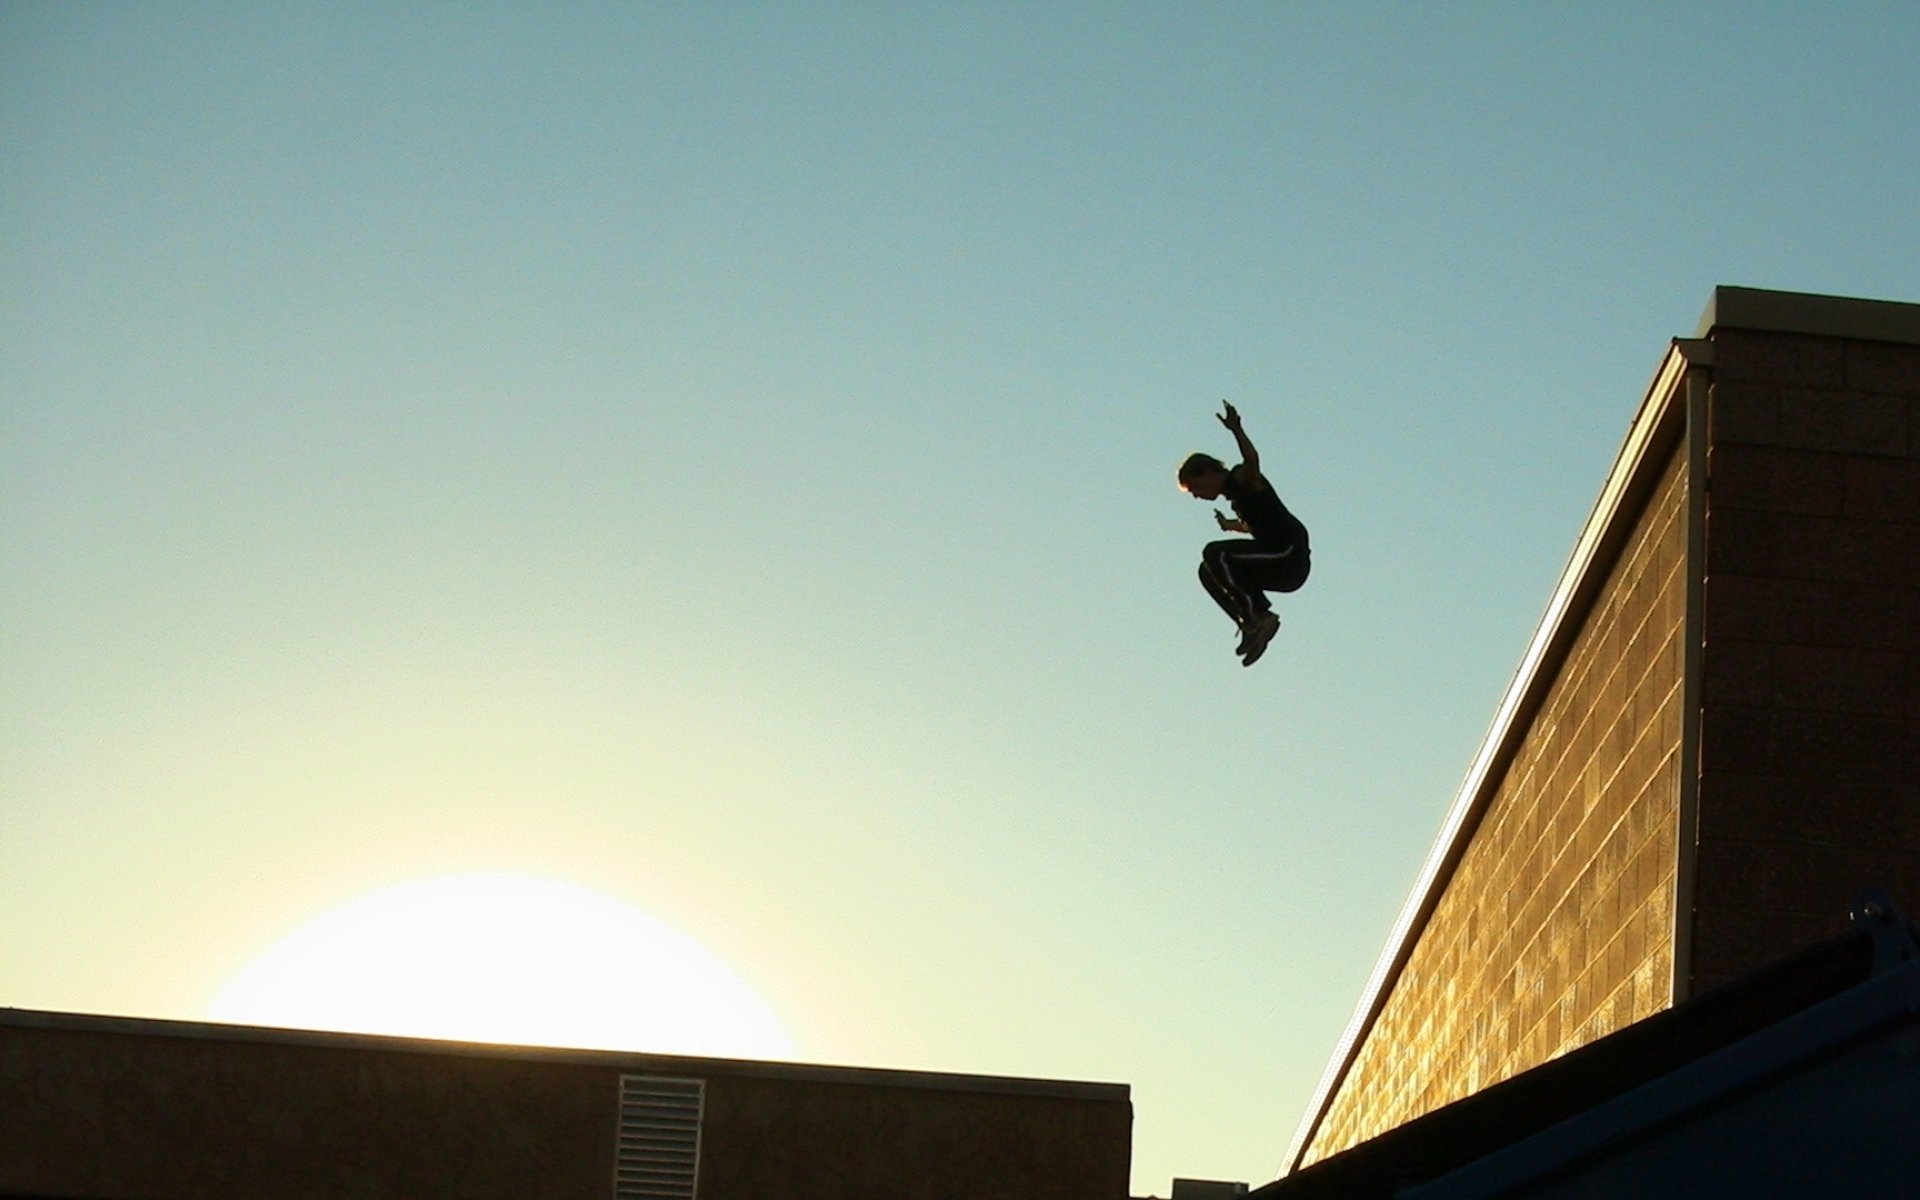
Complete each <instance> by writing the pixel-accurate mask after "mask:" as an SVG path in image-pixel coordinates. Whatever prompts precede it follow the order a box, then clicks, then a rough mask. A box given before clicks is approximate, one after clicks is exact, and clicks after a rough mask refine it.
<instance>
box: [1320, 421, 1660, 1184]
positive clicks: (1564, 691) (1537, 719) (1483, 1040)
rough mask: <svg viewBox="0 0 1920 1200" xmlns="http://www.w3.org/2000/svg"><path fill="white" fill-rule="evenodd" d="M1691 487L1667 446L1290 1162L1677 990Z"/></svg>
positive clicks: (1515, 1066)
mask: <svg viewBox="0 0 1920 1200" xmlns="http://www.w3.org/2000/svg"><path fill="white" fill-rule="evenodd" d="M1686 488H1687V466H1686V459H1685V452H1684V449H1676V450H1675V451H1674V452H1673V456H1672V459H1671V461H1669V462H1668V464H1667V466H1666V468H1665V471H1664V473H1663V475H1662V477H1661V481H1660V483H1659V485H1658V486H1657V488H1656V489H1655V491H1654V493H1653V496H1652V498H1651V499H1650V501H1649V502H1648V504H1647V507H1646V508H1645V510H1644V511H1643V512H1642V514H1641V516H1640V518H1639V520H1638V522H1637V524H1636V527H1635V528H1634V530H1633V532H1632V533H1631V535H1630V536H1629V538H1628V539H1627V541H1626V543H1625V544H1624V546H1623V548H1622V550H1621V552H1620V554H1619V556H1618V558H1617V559H1616V560H1615V563H1614V565H1613V567H1612V569H1611V571H1610V573H1609V577H1608V580H1607V582H1606V584H1605V586H1604V587H1603V589H1602V590H1601V592H1600V594H1599V597H1598V599H1597V601H1596V603H1595V605H1594V607H1593V609H1592V610H1591V612H1590V614H1589V616H1588V617H1587V619H1586V622H1585V625H1584V627H1583V628H1582V629H1581V631H1580V634H1579V636H1578V637H1577V639H1576V640H1575V642H1574V644H1573V646H1572V649H1571V651H1570V653H1569V656H1568V658H1567V659H1566V661H1565V662H1564V664H1563V665H1562V666H1561V668H1560V670H1559V672H1558V675H1557V677H1556V679H1555V681H1554V683H1553V685H1552V687H1551V690H1550V691H1549V692H1548V694H1547V697H1546V700H1545V703H1544V705H1543V706H1542V707H1541V708H1540V710H1539V711H1538V713H1537V714H1536V715H1535V716H1534V717H1533V719H1532V721H1531V723H1530V726H1529V728H1528V730H1527V733H1526V735H1525V738H1524V741H1523V742H1522V744H1521V746H1520V748H1519V751H1518V753H1517V754H1516V755H1515V756H1514V758H1513V759H1512V761H1511V763H1510V764H1509V766H1508V767H1507V769H1506V771H1505V774H1504V776H1503V777H1502V779H1501V781H1500V782H1499V784H1498V786H1497V790H1496V791H1495V793H1494V796H1493V799H1492V801H1491V803H1490V804H1489V805H1488V807H1487V809H1486V811H1485V813H1484V815H1483V817H1482V818H1481V821H1480V824H1479V826H1478V827H1477V828H1476V829H1475V830H1473V831H1472V832H1471V841H1470V843H1469V844H1468V846H1467V848H1466V851H1465V853H1464V856H1463V857H1462V858H1461V860H1460V862H1459V865H1458V867H1457V868H1456V869H1455V871H1454V873H1453V875H1452V877H1451V879H1450V880H1449V882H1448V883H1447V885H1446V889H1445V891H1444V893H1443V894H1442V896H1441V898H1440V900H1439V903H1438V905H1437V907H1436V908H1435V909H1434V911H1433V914H1432V916H1431V918H1430V919H1429V920H1428V922H1427V924H1426V926H1425V928H1424V929H1423V930H1422V932H1421V934H1420V937H1419V941H1418V943H1417V944H1416V945H1415V947H1414V948H1413V951H1412V954H1411V957H1410V958H1409V959H1408V961H1407V963H1406V966H1405V968H1404V970H1403V971H1402V972H1401V973H1400V975H1399V977H1398V979H1397V980H1396V981H1395V983H1394V985H1393V988H1392V991H1391V992H1390V993H1389V994H1388V996H1387V997H1386V999H1385V1003H1384V1006H1383V1007H1382V1009H1381V1011H1380V1015H1379V1018H1378V1020H1377V1021H1376V1023H1375V1025H1374V1027H1373V1028H1372V1030H1371V1031H1370V1032H1369V1034H1368V1035H1367V1038H1366V1041H1365V1042H1364V1044H1363V1045H1362V1046H1361V1047H1360V1048H1359V1050H1358V1052H1357V1054H1356V1055H1355V1057H1354V1060H1353V1063H1352V1066H1351V1068H1350V1070H1349V1071H1348V1072H1347V1075H1346V1078H1345V1080H1344V1081H1343V1082H1342V1084H1341V1085H1340V1087H1339V1088H1338V1090H1337V1091H1336V1092H1335V1093H1334V1094H1333V1095H1332V1096H1331V1097H1330V1098H1329V1101H1328V1104H1327V1107H1326V1115H1325V1117H1324V1119H1323V1121H1322V1122H1321V1125H1320V1127H1319V1129H1318V1131H1317V1133H1316V1136H1315V1137H1314V1139H1313V1142H1312V1144H1311V1145H1310V1146H1309V1147H1308V1148H1307V1150H1306V1152H1305V1154H1304V1156H1303V1159H1302V1161H1303V1163H1305V1162H1312V1161H1315V1160H1317V1159H1320V1158H1323V1157H1326V1156H1327V1155H1329V1154H1332V1153H1336V1152H1337V1151H1339V1150H1341V1149H1344V1148H1345V1147H1347V1146H1350V1145H1353V1144H1355V1143H1357V1142H1360V1141H1363V1140H1365V1139H1367V1138H1369V1137H1371V1136H1373V1135H1375V1134H1377V1133H1380V1132H1382V1131H1384V1130H1386V1129H1389V1128H1392V1127H1393V1126H1395V1125H1398V1124H1400V1123H1402V1122H1404V1121H1407V1120H1410V1119H1411V1118H1413V1117H1416V1116H1418V1115H1420V1114H1421V1113H1423V1112H1426V1111H1428V1110H1430V1109H1433V1108H1436V1107H1438V1106H1440V1105H1441V1104H1444V1103H1446V1102H1448V1101H1450V1100H1454V1099H1458V1098H1459V1097H1461V1096H1464V1095H1467V1094H1469V1093H1472V1092H1475V1091H1478V1090H1479V1089H1481V1088H1483V1087H1486V1086H1488V1085H1489V1084H1492V1083H1496V1082H1498V1081H1499V1080H1501V1079H1505V1078H1507V1077H1509V1076H1511V1075H1514V1074H1517V1073H1519V1072H1520V1071H1522V1070H1525V1069H1526V1068H1528V1067H1530V1066H1534V1065H1536V1064H1538V1063H1540V1062H1543V1061H1545V1060H1547V1059H1549V1058H1552V1057H1554V1056H1556V1055H1558V1054H1561V1053H1564V1052H1565V1051H1567V1050H1569V1049H1572V1048H1573V1047H1575V1046H1578V1045H1581V1044H1584V1043H1585V1042H1588V1041H1591V1040H1593V1039H1594V1038H1596V1037H1598V1036H1600V1035H1601V1034H1604V1033H1606V1032H1609V1031H1611V1030H1613V1029H1617V1028H1619V1027H1621V1026H1623V1025H1625V1024H1628V1023H1630V1022H1632V1021H1634V1020H1638V1019H1639V1018H1641V1017H1644V1016H1647V1015H1649V1014H1651V1013H1653V1012H1657V1011H1659V1010H1660V1009H1662V1008H1664V1007H1666V1006H1667V1005H1668V1004H1669V1003H1671V998H1672V997H1671V990H1672V978H1673V967H1672V953H1673V937H1672V930H1673V928H1674V924H1673V903H1674V864H1675V861H1676V846H1675V837H1676V834H1675V830H1676V828H1677V821H1676V809H1677V803H1678V796H1679V771H1680V734H1681V728H1682V712H1681V708H1682V701H1683V692H1682V687H1681V676H1682V672H1683V670H1684V666H1685V648H1684V632H1685V625H1686V589H1687V572H1686V557H1687V531H1686V518H1685V513H1686Z"/></svg>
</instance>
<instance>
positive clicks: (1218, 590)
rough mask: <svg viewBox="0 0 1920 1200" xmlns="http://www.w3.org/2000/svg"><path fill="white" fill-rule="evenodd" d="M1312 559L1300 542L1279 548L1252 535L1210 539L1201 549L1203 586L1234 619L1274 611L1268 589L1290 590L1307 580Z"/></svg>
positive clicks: (1244, 619) (1242, 622)
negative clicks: (1268, 599)
mask: <svg viewBox="0 0 1920 1200" xmlns="http://www.w3.org/2000/svg"><path fill="white" fill-rule="evenodd" d="M1312 566H1313V563H1312V561H1311V559H1310V557H1309V556H1308V554H1307V552H1306V551H1305V550H1304V549H1302V548H1301V547H1298V546H1288V547H1285V548H1284V549H1277V548H1275V547H1273V546H1269V545H1266V544H1264V543H1262V542H1256V541H1254V540H1253V539H1252V538H1228V539H1226V540H1225V541H1220V542H1208V543H1207V545H1206V548H1205V549H1204V550H1202V551H1200V586H1202V587H1204V588H1206V589H1207V595H1209V596H1212V597H1213V599H1214V603H1216V604H1218V605H1219V606H1220V607H1221V608H1223V609H1225V610H1226V614H1227V615H1228V616H1230V617H1232V618H1233V620H1234V623H1235V624H1238V625H1245V624H1246V623H1247V622H1248V621H1249V620H1251V619H1252V618H1254V617H1257V616H1259V615H1260V614H1262V613H1267V612H1272V611H1273V605H1271V604H1269V603H1267V597H1266V593H1268V592H1291V591H1293V590H1295V589H1296V588H1298V587H1299V586H1300V585H1301V584H1303V583H1305V582H1306V581H1307V572H1308V571H1309V570H1310V569H1312Z"/></svg>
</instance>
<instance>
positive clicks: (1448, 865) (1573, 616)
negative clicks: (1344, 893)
mask: <svg viewBox="0 0 1920 1200" xmlns="http://www.w3.org/2000/svg"><path fill="white" fill-rule="evenodd" d="M1711 350H1712V347H1711V346H1710V345H1709V344H1707V343H1705V342H1701V341H1697V340H1681V339H1676V340H1675V341H1674V342H1672V343H1671V344H1670V346H1669V347H1668V350H1667V354H1666V357H1665V358H1664V359H1662V360H1661V363H1660V368H1659V370H1658V371H1657V372H1655V374H1654V378H1653V382H1652V384H1651V385H1649V387H1648V389H1647V393H1646V396H1645V398H1644V399H1643V400H1642V401H1641V404H1640V409H1639V412H1638V413H1637V415H1636V416H1635V417H1634V419H1633V424H1632V425H1631V426H1630V427H1629V429H1628V431H1627V437H1626V441H1625V443H1624V444H1623V445H1622V446H1621V449H1620V453H1619V456H1618V457H1617V458H1616V459H1615V460H1614V464H1613V467H1612V469H1611V470H1610V471H1608V473H1607V480H1606V484H1605V486H1604V487H1603V488H1602V489H1601V492H1600V498H1599V499H1598V500H1597V501H1596V502H1595V504H1594V507H1593V511H1592V512H1591V513H1590V514H1589V515H1588V517H1587V520H1586V524H1585V525H1584V526H1583V527H1582V528H1581V531H1580V536H1579V538H1578V539H1577V540H1576V541H1575V543H1574V547H1573V552H1572V553H1571V554H1570V555H1569V556H1568V559H1567V564H1566V566H1565V568H1564V569H1563V570H1562V571H1561V573H1560V580H1559V583H1558V584H1557V585H1556V586H1555V587H1554V590H1553V593H1552V595H1551V597H1550V598H1549V599H1548V601H1547V607H1546V611H1545V612H1544V613H1543V614H1542V615H1541V618H1540V623H1539V625H1538V626H1537V627H1536V628H1535V630H1534V635H1533V639H1532V640H1531V641H1530V642H1529V643H1528V646H1527V651H1526V654H1525V655H1524V656H1523V657H1522V658H1521V660H1520V665H1519V667H1518V668H1517V669H1516V670H1515V672H1514V675H1513V679H1512V681H1511V682H1510V683H1509V684H1508V685H1507V690H1506V694H1505V695H1504V696H1503V697H1502V699H1501V701H1500V706H1499V708H1498V709H1496V710H1495V713H1494V717H1493V722H1492V725H1491V727H1490V728H1489V729H1488V731H1487V734H1486V737H1485V738H1484V739H1483V740H1482V741H1481V744H1480V750H1479V753H1478V754H1476V755H1475V756H1474V760H1473V765H1472V766H1471V767H1469V768H1468V770H1467V774H1466V778H1465V779H1464V780H1463V781H1462V782H1461V785H1460V789H1459V791H1458V793H1457V794H1456V795H1455V797H1454V801H1453V804H1452V806H1451V807H1450V808H1449V809H1448V811H1447V816H1446V819H1445V820H1444V821H1443V822H1442V823H1441V827H1440V833H1439V836H1438V837H1437V838H1436V839H1435V840H1434V844H1433V847H1432V849H1431V850H1429V851H1428V853H1427V858H1426V861H1425V862H1424V864H1423V865H1422V866H1421V869H1420V874H1419V876H1418V878H1417V879H1416V880H1415V882H1414V885H1413V888H1412V890H1411V891H1410V892H1409V894H1408V896H1407V900H1406V903H1405V904H1404V906H1403V907H1402V908H1401V911H1400V916H1399V918H1398V919H1397V920H1396V921H1395V922H1394V925H1393V929H1392V931H1391V932H1390V933H1389V934H1388V937H1387V944H1386V947H1385V949H1383V950H1382V951H1381V954H1380V958H1379V960H1378V961H1377V962H1376V963H1375V965H1374V969H1373V973H1372V975H1371V976H1370V977H1369V978H1368V980H1367V984H1366V987H1365V988H1364V989H1363V991H1362V993H1361V997H1360V1001H1359V1003H1358V1004H1357V1005H1356V1006H1355V1008H1354V1012H1353V1016H1352V1018H1351V1019H1350V1020H1349V1021H1348V1023H1347V1028H1346V1030H1345V1031H1344V1032H1343V1033H1342V1034H1341V1036H1340V1040H1339V1042H1338V1043H1336V1045H1335V1047H1334V1053H1333V1056H1332V1058H1331V1059H1330V1060H1329V1061H1328V1063H1327V1067H1326V1070H1325V1071H1324V1072H1323V1073H1322V1075H1321V1077H1320V1082H1319V1084H1318V1086H1317V1087H1316V1088H1315V1089H1314V1093H1313V1097H1312V1099H1311V1100H1310V1101H1309V1102H1308V1105H1307V1110H1306V1112H1305V1114H1304V1115H1303V1116H1302V1118H1301V1122H1300V1126H1299V1128H1298V1129H1297V1130H1296V1131H1295V1133H1294V1136H1293V1142H1292V1144H1291V1145H1290V1146H1289V1147H1288V1149H1287V1157H1286V1161H1285V1163H1284V1164H1282V1168H1281V1169H1282V1173H1283V1174H1284V1173H1287V1172H1291V1171H1295V1170H1298V1169H1299V1167H1300V1160H1301V1158H1302V1157H1303V1156H1304V1155H1305V1153H1306V1151H1307V1148H1308V1147H1309V1146H1310V1145H1311V1144H1312V1141H1313V1136H1314V1134H1315V1133H1317V1132H1318V1131H1319V1128H1320V1123H1321V1121H1322V1120H1323V1119H1324V1118H1325V1116H1326V1109H1327V1105H1328V1104H1329V1103H1330V1102H1331V1101H1332V1099H1333V1096H1334V1094H1335V1092H1337V1091H1338V1089H1339V1087H1340V1084H1341V1082H1342V1081H1344V1080H1345V1078H1346V1076H1347V1072H1348V1070H1349V1069H1350V1068H1351V1067H1352V1065H1353V1058H1354V1056H1355V1054H1356V1053H1358V1051H1359V1048H1360V1046H1361V1044H1362V1043H1363V1042H1364V1041H1365V1040H1366V1035H1367V1033H1368V1032H1369V1031H1370V1030H1371V1029H1372V1028H1373V1025H1374V1022H1375V1021H1376V1020H1378V1019H1379V1016H1380V1013H1381V1010H1382V1009H1384V1008H1385V1007H1386V1001H1387V997H1388V996H1390V995H1391V994H1392V992H1393V987H1394V984H1395V983H1396V982H1397V981H1398V979H1399V977H1400V973H1401V971H1402V970H1403V969H1404V968H1405V967H1406V964H1407V961H1408V959H1409V958H1411V957H1412V954H1413V947H1414V945H1415V944H1416V943H1417V942H1418V941H1419V936H1420V933H1421V931H1422V930H1423V929H1425V927H1426V923H1427V920H1428V919H1429V918H1430V917H1431V916H1432V915H1433V911H1434V909H1435V908H1437V907H1438V906H1439V903H1440V897H1441V896H1442V895H1443V894H1444V893H1445V891H1446V887H1447V883H1448V882H1449V880H1451V879H1452V877H1453V872H1454V869H1455V868H1456V867H1457V866H1459V863H1460V859H1461V858H1462V857H1463V856H1464V855H1465V853H1466V848H1467V844H1468V842H1469V841H1470V840H1471V839H1472V837H1473V832H1474V830H1475V829H1476V828H1477V827H1478V826H1479V823H1480V818H1481V817H1482V816H1483V815H1485V813H1486V810H1487V807H1488V806H1489V805H1490V804H1491V803H1492V800H1493V794H1494V792H1495V791H1496V790H1497V789H1498V787H1499V784H1500V781H1501V779H1502V777H1503V775H1504V772H1505V769H1506V767H1507V765H1508V763H1510V762H1511V761H1512V759H1513V756H1514V754H1515V753H1516V752H1517V751H1518V749H1519V746H1520V742H1521V740H1522V739H1523V738H1524V737H1525V735H1526V731H1527V727H1528V724H1529V722H1530V721H1531V720H1532V718H1533V716H1534V714H1535V713H1537V712H1538V711H1539V709H1540V706H1541V704H1542V703H1544V702H1545V699H1546V694H1547V691H1548V689H1549V688H1550V687H1551V686H1552V683H1553V680H1554V678H1555V674H1556V672H1557V671H1558V669H1559V667H1560V665H1561V663H1562V662H1563V661H1564V660H1565V658H1566V656H1567V654H1568V652H1569V651H1570V650H1571V648H1572V645H1573V641H1574V639H1575V637H1576V636H1577V635H1578V634H1579V632H1580V628H1581V624H1582V622H1583V621H1584V620H1585V618H1586V615H1587V613H1588V612H1589V611H1590V610H1591V608H1592V606H1593V603H1594V601H1595V599H1596V597H1597V596H1598V594H1599V592H1600V588H1601V586H1602V585H1603V584H1604V583H1605V582H1606V570H1607V568H1609V567H1611V565H1612V563H1613V559H1614V556H1615V555H1616V554H1617V552H1618V550H1619V547H1620V544H1621V542H1623V541H1624V540H1625V539H1626V537H1627V535H1628V534H1629V533H1630V532H1631V530H1632V522H1633V521H1634V520H1635V519H1637V518H1638V516H1639V514H1640V511H1641V509H1642V507H1643V506H1644V505H1645V502H1646V500H1647V497H1648V496H1649V495H1650V494H1651V492H1652V490H1653V487H1654V484H1655V483H1656V482H1657V481H1658V471H1659V470H1660V469H1661V468H1663V467H1664V466H1665V464H1666V462H1667V461H1668V459H1669V457H1670V456H1671V453H1672V451H1673V450H1674V448H1675V447H1676V445H1677V444H1678V442H1679V439H1680V435H1681V433H1682V432H1683V427H1684V424H1685V422H1684V417H1685V408H1686V406H1685V404H1684V397H1683V388H1682V386H1681V385H1682V382H1683V380H1684V379H1685V377H1686V374H1687V371H1688V369H1689V368H1690V367H1693V366H1700V365H1705V364H1706V363H1707V362H1708V361H1710V358H1711Z"/></svg>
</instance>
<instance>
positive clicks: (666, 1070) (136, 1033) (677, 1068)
mask: <svg viewBox="0 0 1920 1200" xmlns="http://www.w3.org/2000/svg"><path fill="white" fill-rule="evenodd" d="M8 1028H15V1029H37V1030H45V1031H50V1032H59V1033H82V1034H105V1035H109V1036H123V1037H146V1038H171V1039H180V1040H185V1041H200V1042H226V1043H230V1044H241V1045H270V1046H299V1047H311V1048H314V1049H321V1050H349V1051H354V1050H357V1051H364V1052H377V1053H384V1054H425V1055H440V1056H445V1057H454V1058H492V1059H503V1060H508V1061H512V1062H532V1063H549V1064H556V1065H565V1066H575V1067H593V1068H602V1069H607V1070H620V1071H625V1072H651V1073H659V1074H666V1075H683V1076H699V1077H701V1078H707V1079H714V1078H745V1079H777V1080H785V1081H793V1082H807V1083H845V1084H855V1085H867V1086H883V1087H894V1088H913V1089H918V1090H924V1091H944V1092H975V1093H982V1094H991V1095H1018V1096H1035V1097H1044V1098H1048V1099H1059V1100H1115V1101H1125V1100H1127V1099H1128V1098H1129V1095H1130V1088H1129V1086H1128V1085H1127V1084H1124V1083H1094V1082H1083V1081H1077V1080H1055V1079H1028V1078H1019V1077H1011V1076H996V1075H960V1074H950V1073H946V1072H939V1071H910V1070H899V1069H895V1068H890V1067H843V1066H826V1065H821V1064H815V1063H794V1062H771V1061H761V1060H755V1059H737V1058H706V1057H701V1056H697V1055H680V1054H649V1053H645V1052H642V1051H630V1050H593V1049H574V1048H569V1047H562V1046H523V1045H510V1044H506V1043H495V1042H464V1041H450V1040H445V1039H439V1038H423V1037H396V1036H391V1035H387V1034H372V1033H346V1032H337V1031H333V1030H323V1029H281V1028H275V1027H271V1026H261V1025H227V1024H220V1023H216V1022H208V1021H177V1020H168V1019H162V1018H154V1017H118V1016H106V1015H100V1014H93V1013H68V1012H43V1011H39V1010H35V1009H24V1008H0V1031H3V1030H5V1029H8Z"/></svg>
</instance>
